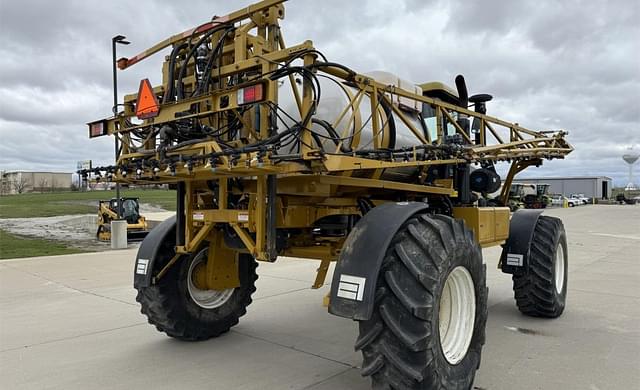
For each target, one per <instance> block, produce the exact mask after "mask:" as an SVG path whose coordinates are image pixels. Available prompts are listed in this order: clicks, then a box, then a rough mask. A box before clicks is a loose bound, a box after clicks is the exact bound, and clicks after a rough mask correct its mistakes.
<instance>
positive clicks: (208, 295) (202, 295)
mask: <svg viewBox="0 0 640 390" xmlns="http://www.w3.org/2000/svg"><path fill="white" fill-rule="evenodd" d="M205 258H206V252H201V253H200V254H199V255H198V256H196V258H195V259H194V260H193V261H192V262H191V265H189V273H188V275H187V289H188V290H189V295H190V296H191V299H193V301H194V302H195V303H196V305H198V306H200V307H202V308H204V309H215V308H217V307H220V306H222V305H224V304H225V303H226V302H227V301H228V300H229V298H231V295H233V290H234V289H233V288H227V289H225V290H202V289H200V288H198V287H197V286H196V285H195V283H194V282H193V277H194V270H195V269H196V267H197V266H198V265H199V264H202V263H205V262H206V261H205Z"/></svg>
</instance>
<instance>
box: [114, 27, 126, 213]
mask: <svg viewBox="0 0 640 390" xmlns="http://www.w3.org/2000/svg"><path fill="white" fill-rule="evenodd" d="M125 38H126V37H125V36H123V35H116V36H115V37H113V38H111V54H112V57H113V58H112V62H111V65H112V66H113V109H112V111H113V116H114V117H116V116H118V69H117V67H116V65H117V59H116V45H117V44H121V45H128V44H129V43H130V42H129V41H127V40H125ZM113 137H114V138H115V161H116V167H117V165H118V149H119V146H118V135H117V134H115V133H114V134H113ZM116 199H117V200H118V203H117V204H118V208H117V210H116V213H117V214H118V217H117V218H118V219H120V216H121V215H122V202H121V201H120V183H116Z"/></svg>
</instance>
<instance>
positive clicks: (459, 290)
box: [438, 266, 476, 364]
mask: <svg viewBox="0 0 640 390" xmlns="http://www.w3.org/2000/svg"><path fill="white" fill-rule="evenodd" d="M474 287H475V286H474V283H473V278H471V274H470V273H469V271H467V269H466V268H464V267H462V266H459V267H456V268H454V269H453V270H452V271H451V273H449V276H447V280H446V281H445V283H444V288H443V289H442V296H441V297H440V311H439V317H438V328H439V330H440V346H441V348H442V353H443V354H444V357H445V358H446V359H447V361H448V362H449V363H450V364H458V363H459V362H460V361H461V360H462V359H463V358H464V357H465V356H466V355H467V350H468V349H469V345H470V344H471V338H472V337H473V327H474V324H475V320H476V292H475V288H474Z"/></svg>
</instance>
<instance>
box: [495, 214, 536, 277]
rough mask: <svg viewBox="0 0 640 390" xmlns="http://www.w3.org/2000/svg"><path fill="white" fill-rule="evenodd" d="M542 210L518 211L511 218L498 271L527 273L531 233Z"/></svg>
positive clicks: (516, 273)
mask: <svg viewBox="0 0 640 390" xmlns="http://www.w3.org/2000/svg"><path fill="white" fill-rule="evenodd" d="M540 214H542V210H526V209H524V210H518V211H516V212H514V213H513V215H512V216H511V222H510V223H509V238H507V241H506V242H505V244H504V245H503V246H502V255H501V256H500V269H501V270H502V272H504V273H506V274H513V275H523V274H526V273H527V272H528V271H529V254H530V251H531V240H532V239H533V231H534V230H535V228H536V224H537V223H538V218H539V217H540Z"/></svg>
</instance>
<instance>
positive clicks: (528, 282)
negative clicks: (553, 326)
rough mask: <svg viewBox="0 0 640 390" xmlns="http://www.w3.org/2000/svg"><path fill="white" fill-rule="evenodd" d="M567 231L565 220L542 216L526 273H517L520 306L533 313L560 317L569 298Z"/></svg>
mask: <svg viewBox="0 0 640 390" xmlns="http://www.w3.org/2000/svg"><path fill="white" fill-rule="evenodd" d="M567 266H568V252H567V235H566V233H565V231H564V226H563V224H562V221H561V220H560V219H558V218H554V217H548V216H546V215H541V216H540V218H538V222H537V223H536V226H535V229H534V231H533V238H532V241H531V252H530V256H529V268H528V271H527V273H526V274H523V275H514V276H513V292H514V296H515V299H516V304H517V305H518V309H519V310H520V311H521V312H522V313H523V314H525V315H528V316H533V317H548V318H556V317H559V316H560V315H561V314H562V312H563V311H564V307H565V302H566V299H567V270H568V268H567Z"/></svg>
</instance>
